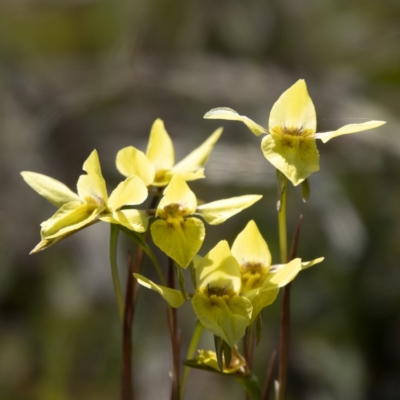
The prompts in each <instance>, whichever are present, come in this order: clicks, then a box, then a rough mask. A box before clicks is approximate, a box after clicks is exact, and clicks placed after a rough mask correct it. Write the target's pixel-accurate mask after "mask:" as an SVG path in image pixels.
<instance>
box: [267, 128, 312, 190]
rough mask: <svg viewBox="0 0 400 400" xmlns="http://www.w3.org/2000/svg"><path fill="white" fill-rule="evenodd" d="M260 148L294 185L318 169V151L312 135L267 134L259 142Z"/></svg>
mask: <svg viewBox="0 0 400 400" xmlns="http://www.w3.org/2000/svg"><path fill="white" fill-rule="evenodd" d="M261 150H262V151H263V153H264V157H265V158H266V159H267V160H268V161H269V162H270V163H271V164H272V165H273V166H274V167H275V168H276V169H278V170H279V171H281V172H282V173H283V174H284V175H285V176H286V177H287V178H288V179H289V180H290V181H291V182H292V183H293V185H295V186H297V185H299V184H300V183H301V182H303V181H304V180H305V179H307V178H308V177H309V176H310V175H311V174H312V173H313V172H316V171H319V153H318V150H317V146H316V144H315V139H314V138H313V137H312V136H309V137H301V136H290V135H275V134H272V135H268V136H265V137H264V139H263V140H262V142H261Z"/></svg>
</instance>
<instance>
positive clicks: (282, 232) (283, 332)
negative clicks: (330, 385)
mask: <svg viewBox="0 0 400 400" xmlns="http://www.w3.org/2000/svg"><path fill="white" fill-rule="evenodd" d="M281 179H282V181H281V183H280V185H281V191H280V192H281V193H280V194H281V195H280V209H279V210H278V223H279V247H280V253H281V263H282V264H286V263H287V260H288V259H287V257H288V254H287V249H288V246H287V228H286V203H287V178H286V177H284V176H283V175H281ZM289 335H290V284H289V285H287V286H286V287H285V288H284V289H283V299H282V310H281V323H280V343H279V371H278V380H279V392H278V400H285V396H286V383H287V370H288V358H289V339H290V337H289Z"/></svg>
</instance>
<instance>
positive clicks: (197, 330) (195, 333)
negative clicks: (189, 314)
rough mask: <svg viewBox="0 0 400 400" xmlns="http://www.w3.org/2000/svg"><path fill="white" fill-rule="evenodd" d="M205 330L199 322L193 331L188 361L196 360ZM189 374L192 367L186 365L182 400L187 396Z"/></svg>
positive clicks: (183, 375) (182, 382)
mask: <svg viewBox="0 0 400 400" xmlns="http://www.w3.org/2000/svg"><path fill="white" fill-rule="evenodd" d="M203 329H204V327H203V325H202V324H201V323H200V322H199V321H197V322H196V326H195V328H194V331H193V335H192V339H191V341H190V344H189V348H188V351H187V355H186V360H191V359H193V358H194V356H195V353H196V350H197V345H198V344H199V341H200V337H201V334H202V332H203ZM189 372H190V367H188V366H186V365H185V366H184V368H183V373H182V380H181V399H183V398H184V395H185V388H186V383H187V380H188V377H189Z"/></svg>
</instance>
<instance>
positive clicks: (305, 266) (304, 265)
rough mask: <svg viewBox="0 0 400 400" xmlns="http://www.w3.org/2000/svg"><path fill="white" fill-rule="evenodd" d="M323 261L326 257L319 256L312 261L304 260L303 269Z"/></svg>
mask: <svg viewBox="0 0 400 400" xmlns="http://www.w3.org/2000/svg"><path fill="white" fill-rule="evenodd" d="M322 261H324V257H319V258H316V259H315V260H312V261H302V262H301V269H307V268H310V267H312V266H313V265H315V264H319V263H320V262H322Z"/></svg>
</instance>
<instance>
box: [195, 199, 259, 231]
mask: <svg viewBox="0 0 400 400" xmlns="http://www.w3.org/2000/svg"><path fill="white" fill-rule="evenodd" d="M261 197H262V196H261V195H256V194H254V195H252V194H249V195H245V196H238V197H231V198H230V199H224V200H217V201H213V202H211V203H207V204H202V205H200V206H198V207H197V210H196V213H198V214H200V215H201V216H202V217H203V218H204V220H205V221H206V222H208V223H209V224H211V225H218V224H222V222H224V221H226V220H227V219H228V218H230V217H232V216H234V215H235V214H237V213H239V212H240V211H242V210H244V209H245V208H247V207H250V206H251V205H253V204H254V203H255V202H256V201H258V200H260V199H261Z"/></svg>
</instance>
